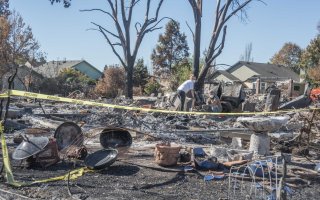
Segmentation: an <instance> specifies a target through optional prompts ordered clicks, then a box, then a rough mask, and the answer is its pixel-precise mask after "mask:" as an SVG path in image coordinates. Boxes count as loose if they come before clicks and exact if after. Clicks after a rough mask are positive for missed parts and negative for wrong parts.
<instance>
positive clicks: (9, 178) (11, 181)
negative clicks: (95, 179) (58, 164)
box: [0, 122, 93, 187]
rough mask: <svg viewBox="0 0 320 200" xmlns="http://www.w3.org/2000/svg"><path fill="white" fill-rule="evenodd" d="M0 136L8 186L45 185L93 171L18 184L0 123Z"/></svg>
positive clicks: (72, 178) (85, 170)
mask: <svg viewBox="0 0 320 200" xmlns="http://www.w3.org/2000/svg"><path fill="white" fill-rule="evenodd" d="M0 123H1V124H0V135H1V145H2V158H3V165H4V170H5V176H6V180H7V182H8V184H10V185H12V186H15V187H21V186H28V185H32V184H36V183H46V182H53V181H60V180H68V179H69V180H75V179H77V178H79V177H80V176H82V175H83V174H84V173H86V172H92V171H93V170H90V169H88V168H86V167H82V168H79V169H75V170H73V171H70V172H69V173H67V174H65V175H62V176H57V177H53V178H48V179H43V180H36V181H32V182H19V181H16V180H14V177H13V173H12V170H11V165H10V159H9V154H8V148H7V143H6V140H5V138H4V133H3V130H4V128H3V126H2V122H0Z"/></svg>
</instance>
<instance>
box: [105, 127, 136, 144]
mask: <svg viewBox="0 0 320 200" xmlns="http://www.w3.org/2000/svg"><path fill="white" fill-rule="evenodd" d="M100 144H101V146H102V147H103V148H119V147H130V146H131V144H132V137H131V134H130V133H129V131H127V130H124V129H121V128H106V129H104V130H103V131H102V132H101V134H100Z"/></svg>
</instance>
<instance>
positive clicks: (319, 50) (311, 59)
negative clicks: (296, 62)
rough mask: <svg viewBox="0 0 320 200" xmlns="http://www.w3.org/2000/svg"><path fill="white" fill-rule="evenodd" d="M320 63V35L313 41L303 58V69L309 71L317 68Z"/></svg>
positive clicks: (304, 52)
mask: <svg viewBox="0 0 320 200" xmlns="http://www.w3.org/2000/svg"><path fill="white" fill-rule="evenodd" d="M319 61H320V35H318V36H317V37H316V38H314V39H313V40H311V42H310V44H309V45H308V46H307V48H306V49H305V50H304V51H303V53H302V56H301V67H302V68H304V69H306V70H308V69H310V68H313V67H316V66H317V65H318V64H319Z"/></svg>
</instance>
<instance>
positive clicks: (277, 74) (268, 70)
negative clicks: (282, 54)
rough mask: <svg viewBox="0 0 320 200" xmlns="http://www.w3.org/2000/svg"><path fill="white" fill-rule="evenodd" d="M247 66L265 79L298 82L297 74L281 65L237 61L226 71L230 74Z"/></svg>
mask: <svg viewBox="0 0 320 200" xmlns="http://www.w3.org/2000/svg"><path fill="white" fill-rule="evenodd" d="M243 65H245V66H247V67H248V68H250V69H251V70H253V71H255V72H256V73H257V74H259V76H260V77H266V78H273V77H274V78H288V79H289V78H292V79H293V80H294V81H297V82H299V81H300V77H299V74H297V73H295V72H294V71H292V70H291V69H289V68H287V67H284V66H282V65H274V64H269V63H256V62H245V61H239V62H237V63H236V64H234V65H233V66H231V67H230V68H229V69H228V70H227V71H228V72H229V73H232V72H233V71H234V70H236V69H237V68H238V67H241V66H243Z"/></svg>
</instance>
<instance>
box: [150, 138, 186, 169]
mask: <svg viewBox="0 0 320 200" xmlns="http://www.w3.org/2000/svg"><path fill="white" fill-rule="evenodd" d="M180 149H181V146H180V145H177V144H170V143H167V144H164V143H162V144H157V145H156V148H155V153H154V155H155V162H156V163H157V164H158V165H160V166H174V165H176V164H177V162H178V159H179V157H180V154H179V152H180Z"/></svg>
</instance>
